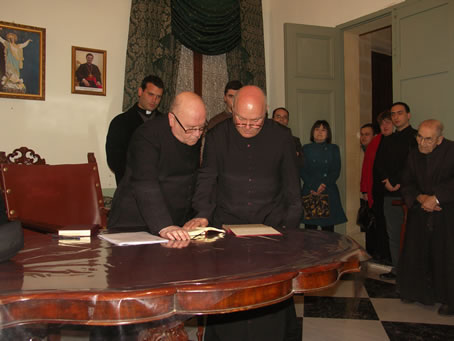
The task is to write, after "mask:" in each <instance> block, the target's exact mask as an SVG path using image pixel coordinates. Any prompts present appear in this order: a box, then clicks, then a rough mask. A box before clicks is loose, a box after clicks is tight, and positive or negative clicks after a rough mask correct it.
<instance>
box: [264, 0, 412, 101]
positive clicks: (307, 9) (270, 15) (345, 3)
mask: <svg viewBox="0 0 454 341" xmlns="http://www.w3.org/2000/svg"><path fill="white" fill-rule="evenodd" d="M402 1H403V0H342V1H340V0H262V7H263V29H264V32H265V60H266V84H267V96H268V104H269V106H270V109H271V110H272V109H274V108H276V107H279V106H285V82H284V23H293V24H305V25H317V26H328V27H335V26H337V25H341V24H343V23H346V22H348V21H351V20H354V19H357V18H360V17H362V16H365V15H367V14H370V13H373V12H377V11H379V10H382V9H384V8H386V7H390V6H392V5H395V4H397V3H400V2H402Z"/></svg>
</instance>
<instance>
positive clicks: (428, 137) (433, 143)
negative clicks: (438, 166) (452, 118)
mask: <svg viewBox="0 0 454 341" xmlns="http://www.w3.org/2000/svg"><path fill="white" fill-rule="evenodd" d="M416 141H417V142H418V149H419V151H420V152H421V153H423V154H430V153H432V151H433V150H434V149H435V148H436V147H437V146H438V145H439V144H440V143H441V142H442V141H443V124H442V123H441V122H440V121H438V120H433V119H430V120H425V121H423V122H421V124H420V125H419V127H418V135H416Z"/></svg>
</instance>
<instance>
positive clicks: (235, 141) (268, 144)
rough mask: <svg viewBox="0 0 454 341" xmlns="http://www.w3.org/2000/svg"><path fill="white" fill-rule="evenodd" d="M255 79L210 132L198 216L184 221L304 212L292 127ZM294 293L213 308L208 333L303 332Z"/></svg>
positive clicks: (278, 218)
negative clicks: (249, 306)
mask: <svg viewBox="0 0 454 341" xmlns="http://www.w3.org/2000/svg"><path fill="white" fill-rule="evenodd" d="M266 112H267V104H266V97H265V95H264V93H263V91H262V90H261V89H259V88H258V87H256V86H245V87H243V88H241V89H240V90H239V91H238V92H237V93H236V95H235V98H234V104H233V117H232V118H229V119H227V120H225V121H223V122H221V123H219V124H218V125H216V126H215V127H214V128H213V129H211V130H209V131H208V133H207V135H206V140H205V149H204V155H203V163H202V167H201V169H200V170H199V174H198V177H197V189H196V193H195V194H194V198H193V207H194V209H195V210H196V211H197V214H196V218H194V219H192V220H190V221H188V222H187V223H186V224H185V225H184V227H186V228H192V227H197V226H208V224H210V226H216V227H220V226H222V224H266V225H270V226H273V227H277V228H298V226H299V220H300V216H301V212H302V208H301V198H300V180H299V171H298V166H297V157H296V153H295V144H294V141H293V137H292V134H291V132H290V129H288V128H286V127H284V126H282V125H281V124H279V123H277V122H274V121H273V120H270V119H267V118H266ZM298 330H301V328H298V327H297V320H296V313H295V308H294V305H293V299H289V300H286V301H284V302H281V303H278V304H275V305H273V306H271V307H267V308H261V309H254V310H252V311H248V312H242V313H235V314H225V315H217V316H210V317H209V318H208V327H207V331H206V336H205V340H207V341H209V340H219V341H223V340H261V341H264V340H272V341H277V340H298V337H299V340H301V336H298Z"/></svg>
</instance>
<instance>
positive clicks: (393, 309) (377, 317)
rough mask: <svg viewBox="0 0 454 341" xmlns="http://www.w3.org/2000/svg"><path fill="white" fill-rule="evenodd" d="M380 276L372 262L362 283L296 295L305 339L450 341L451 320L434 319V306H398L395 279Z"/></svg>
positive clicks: (347, 279) (453, 336)
mask: <svg viewBox="0 0 454 341" xmlns="http://www.w3.org/2000/svg"><path fill="white" fill-rule="evenodd" d="M382 272H384V271H383V270H382V269H380V268H378V267H376V266H374V264H371V266H369V269H368V272H367V278H365V279H364V281H363V282H362V283H361V281H356V282H355V278H357V277H359V276H357V275H356V276H354V275H347V276H344V278H343V279H342V280H341V281H339V283H338V284H337V285H336V286H334V287H332V288H329V289H326V290H323V291H319V292H315V293H311V294H306V295H304V296H303V295H297V296H295V304H296V310H297V315H298V316H299V317H301V318H303V340H304V341H325V340H326V341H328V340H333V341H341V340H345V341H356V340H358V341H360V340H361V341H364V340H377V341H378V340H391V341H401V340H411V341H416V340H424V341H425V340H432V341H435V340H440V341H448V340H454V316H450V317H446V316H440V315H438V313H437V310H438V308H439V305H438V304H437V305H434V306H424V305H422V304H406V303H403V302H401V300H400V299H399V298H398V296H397V294H396V290H395V284H394V281H389V282H385V281H381V280H379V279H378V274H380V273H382ZM355 292H356V293H357V294H356V295H355Z"/></svg>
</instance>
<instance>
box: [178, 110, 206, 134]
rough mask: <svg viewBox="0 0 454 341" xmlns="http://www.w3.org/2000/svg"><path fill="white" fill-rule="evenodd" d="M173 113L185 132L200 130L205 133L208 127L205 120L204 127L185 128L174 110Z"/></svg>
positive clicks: (193, 132)
mask: <svg viewBox="0 0 454 341" xmlns="http://www.w3.org/2000/svg"><path fill="white" fill-rule="evenodd" d="M171 114H172V115H173V117H175V119H176V120H177V122H178V124H179V125H180V127H181V129H183V131H184V133H185V134H188V135H189V134H195V133H196V132H200V133H203V132H204V131H205V130H206V128H207V122H205V124H204V125H203V127H200V128H185V127H183V125H182V124H181V122H180V120H179V119H178V117H177V115H175V114H174V113H173V112H171Z"/></svg>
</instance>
